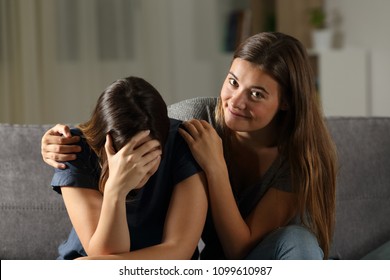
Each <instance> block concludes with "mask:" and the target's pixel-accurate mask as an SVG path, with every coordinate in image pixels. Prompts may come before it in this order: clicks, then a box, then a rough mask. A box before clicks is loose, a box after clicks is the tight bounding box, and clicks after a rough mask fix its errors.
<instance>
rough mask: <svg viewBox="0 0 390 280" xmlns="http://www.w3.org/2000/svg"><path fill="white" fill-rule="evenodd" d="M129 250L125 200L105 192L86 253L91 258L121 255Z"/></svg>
mask: <svg viewBox="0 0 390 280" xmlns="http://www.w3.org/2000/svg"><path fill="white" fill-rule="evenodd" d="M129 250H130V234H129V229H128V225H127V219H126V203H125V198H124V197H118V196H116V195H114V194H111V193H109V192H107V193H105V195H104V197H103V204H102V209H101V213H100V217H99V222H98V224H97V227H96V231H95V232H94V234H93V236H92V237H91V239H90V242H89V244H88V250H86V251H87V253H88V255H89V256H93V255H107V254H116V253H123V252H128V251H129Z"/></svg>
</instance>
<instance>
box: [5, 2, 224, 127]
mask: <svg viewBox="0 0 390 280" xmlns="http://www.w3.org/2000/svg"><path fill="white" fill-rule="evenodd" d="M224 5H225V3H224V1H222V0H158V1H157V0H82V1H81V0H0V122H2V123H21V124H23V123H46V124H54V123H69V124H75V123H79V122H83V121H85V120H87V119H88V118H89V116H90V114H91V111H92V109H93V107H94V106H95V104H96V100H97V98H98V96H99V95H100V93H101V92H102V91H103V90H104V89H105V88H106V87H107V86H108V85H109V84H110V83H112V82H113V81H114V80H116V79H118V78H123V77H126V76H140V77H143V78H145V79H146V80H147V81H149V82H150V83H151V84H152V85H154V86H155V87H156V88H157V89H158V90H159V91H160V93H161V94H162V96H163V98H164V99H165V101H166V103H167V104H172V103H174V102H177V101H179V100H183V99H188V98H193V97H196V96H210V95H212V96H217V95H218V93H219V90H220V85H221V82H222V80H223V78H224V76H225V75H226V71H227V69H228V64H229V63H230V59H231V54H230V53H229V54H223V53H221V49H220V46H221V44H220V43H221V41H220V39H221V38H222V35H220V34H222V31H221V30H219V29H218V28H217V26H219V25H222V23H223V22H224V19H223V17H222V15H223V11H224V10H226V8H224ZM218 22H219V23H220V24H219V25H218V24H216V23H218ZM205 30H206V31H207V32H205Z"/></svg>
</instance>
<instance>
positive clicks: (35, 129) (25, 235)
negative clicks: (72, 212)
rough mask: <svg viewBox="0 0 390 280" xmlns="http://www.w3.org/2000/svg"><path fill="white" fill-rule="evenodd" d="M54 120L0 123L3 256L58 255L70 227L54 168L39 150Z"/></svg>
mask: <svg viewBox="0 0 390 280" xmlns="http://www.w3.org/2000/svg"><path fill="white" fill-rule="evenodd" d="M49 127H50V126H40V125H7V124H0V192H1V198H0V259H2V260H4V259H55V258H56V257H57V255H58V253H57V248H58V245H59V243H60V242H61V241H62V240H65V237H66V236H67V235H68V233H69V231H70V221H69V218H68V215H67V212H66V210H65V207H64V203H63V201H62V198H61V196H60V195H58V194H57V193H55V192H54V191H52V190H51V186H50V181H51V177H52V174H53V169H52V168H51V167H49V166H47V165H46V164H45V163H44V162H43V160H42V157H41V155H40V149H41V148H40V145H41V137H42V135H43V133H44V132H45V131H46V130H47V129H48V128H49Z"/></svg>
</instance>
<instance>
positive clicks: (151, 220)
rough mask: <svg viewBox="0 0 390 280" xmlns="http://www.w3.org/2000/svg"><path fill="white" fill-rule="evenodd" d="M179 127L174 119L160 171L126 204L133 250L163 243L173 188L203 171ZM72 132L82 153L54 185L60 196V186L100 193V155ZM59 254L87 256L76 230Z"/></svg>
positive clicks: (57, 176) (58, 175) (59, 173)
mask: <svg viewBox="0 0 390 280" xmlns="http://www.w3.org/2000/svg"><path fill="white" fill-rule="evenodd" d="M180 124H181V122H180V121H178V120H174V119H171V127H170V131H169V135H168V139H167V142H166V145H165V148H164V152H163V156H162V159H161V163H160V166H159V168H158V170H157V171H156V173H155V174H154V175H153V176H152V177H150V179H149V180H148V182H147V183H146V184H145V186H144V187H143V188H142V189H140V190H139V191H138V193H137V194H136V195H135V196H134V198H132V200H131V201H130V202H127V203H126V211H127V223H128V226H129V231H130V236H131V250H137V249H141V248H145V247H149V246H153V245H156V244H159V243H161V239H162V234H163V228H164V222H165V217H166V214H167V210H168V206H169V202H170V198H171V195H172V191H173V187H174V186H175V185H176V184H178V183H179V182H181V181H183V180H184V179H186V178H188V177H190V176H192V175H194V174H196V173H198V172H199V171H200V170H201V169H200V167H199V165H198V164H197V163H196V161H195V159H194V158H193V156H192V154H191V152H190V150H189V148H188V146H187V144H186V143H185V141H184V139H183V138H182V137H181V136H180V134H179V133H178V128H179V126H180ZM71 132H72V134H74V135H80V136H81V141H80V143H79V144H80V146H81V147H82V151H81V152H80V153H78V155H77V159H76V160H74V161H69V162H66V163H65V164H66V165H67V167H68V168H67V169H64V170H62V169H56V170H55V173H54V176H53V179H52V182H51V185H52V186H53V189H54V190H55V191H57V192H58V193H61V188H60V187H61V186H73V187H80V188H92V189H96V190H98V182H99V176H100V171H101V170H100V167H99V164H98V159H97V156H96V154H95V153H94V152H93V151H92V150H91V149H90V148H89V146H88V144H87V142H86V140H85V139H84V138H83V137H82V133H81V131H80V130H78V129H72V130H71ZM59 253H60V256H59V259H74V258H76V257H78V256H85V255H86V253H85V251H84V250H83V248H82V246H81V243H80V240H79V239H78V237H77V234H76V233H75V231H74V229H72V232H71V233H70V235H69V237H68V240H67V241H66V242H65V243H63V244H62V245H61V246H60V248H59Z"/></svg>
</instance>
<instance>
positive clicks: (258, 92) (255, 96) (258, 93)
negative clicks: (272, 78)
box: [251, 91, 264, 99]
mask: <svg viewBox="0 0 390 280" xmlns="http://www.w3.org/2000/svg"><path fill="white" fill-rule="evenodd" d="M251 96H253V97H254V98H257V99H259V98H263V97H264V95H263V94H262V93H261V92H260V91H252V92H251Z"/></svg>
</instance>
